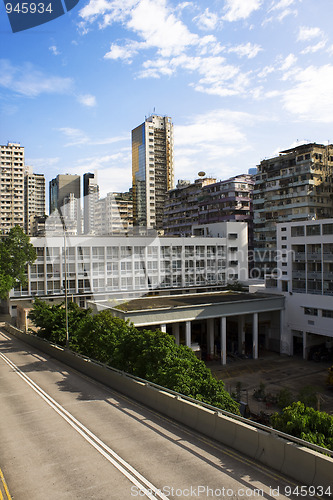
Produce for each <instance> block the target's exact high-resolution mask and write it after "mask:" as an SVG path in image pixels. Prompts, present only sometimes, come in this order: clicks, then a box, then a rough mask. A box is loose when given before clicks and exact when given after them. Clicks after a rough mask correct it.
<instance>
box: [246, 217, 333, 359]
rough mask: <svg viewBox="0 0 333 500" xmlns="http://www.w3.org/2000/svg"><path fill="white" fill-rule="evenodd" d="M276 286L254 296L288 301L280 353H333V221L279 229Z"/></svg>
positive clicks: (256, 288) (285, 225) (298, 223)
mask: <svg viewBox="0 0 333 500" xmlns="http://www.w3.org/2000/svg"><path fill="white" fill-rule="evenodd" d="M276 234H277V239H276V246H277V248H276V253H277V261H276V268H277V271H276V282H275V283H272V281H271V280H267V281H266V286H263V285H261V286H258V285H253V286H250V291H251V292H254V291H260V292H264V293H270V294H272V293H275V294H278V295H281V294H282V295H284V296H285V311H284V313H283V319H282V334H281V353H283V354H288V355H296V354H298V355H302V356H303V358H304V359H309V357H311V356H312V353H313V352H316V351H319V352H320V351H326V353H327V352H331V353H332V352H333V218H332V219H317V220H308V221H306V220H304V221H294V222H285V223H279V224H277V233H276Z"/></svg>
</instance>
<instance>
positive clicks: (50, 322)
mask: <svg viewBox="0 0 333 500" xmlns="http://www.w3.org/2000/svg"><path fill="white" fill-rule="evenodd" d="M90 314H91V311H90V309H81V308H80V307H79V306H78V305H77V304H76V303H75V302H69V303H68V332H69V338H70V343H71V344H70V345H71V347H75V346H77V344H78V340H77V332H78V330H79V329H80V326H81V324H82V323H84V322H85V321H86V318H87V317H88V316H89V315H90ZM29 319H31V320H32V321H33V323H34V324H35V326H36V327H37V328H38V332H37V334H38V336H39V337H42V338H44V339H46V340H49V341H50V342H54V343H56V344H59V345H65V344H66V311H65V306H64V302H62V303H60V304H52V305H49V304H48V303H47V302H45V301H43V300H41V299H38V298H36V299H35V301H34V307H33V309H32V310H31V311H30V312H29Z"/></svg>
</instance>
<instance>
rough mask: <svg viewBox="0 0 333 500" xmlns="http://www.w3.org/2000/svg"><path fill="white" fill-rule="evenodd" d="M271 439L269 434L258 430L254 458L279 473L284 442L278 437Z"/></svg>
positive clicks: (283, 452) (283, 455) (282, 461)
mask: <svg viewBox="0 0 333 500" xmlns="http://www.w3.org/2000/svg"><path fill="white" fill-rule="evenodd" d="M272 437H273V436H272V435H271V434H267V432H264V431H262V430H261V429H258V449H257V453H256V455H255V456H254V458H255V459H256V460H259V461H260V462H261V463H263V464H265V465H267V466H268V467H272V469H275V470H279V471H281V470H282V466H283V463H284V458H285V447H286V440H285V439H281V438H280V437H279V436H274V439H272Z"/></svg>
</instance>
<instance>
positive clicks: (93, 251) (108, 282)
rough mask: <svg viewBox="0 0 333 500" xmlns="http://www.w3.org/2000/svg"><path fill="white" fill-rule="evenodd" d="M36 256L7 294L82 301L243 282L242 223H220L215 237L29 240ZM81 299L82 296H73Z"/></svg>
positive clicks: (244, 238)
mask: <svg viewBox="0 0 333 500" xmlns="http://www.w3.org/2000/svg"><path fill="white" fill-rule="evenodd" d="M31 242H32V244H33V245H34V246H35V247H36V250H37V260H36V262H35V263H34V264H33V265H31V266H30V267H29V269H28V285H27V286H26V288H24V289H22V288H20V289H17V290H13V291H12V293H11V298H12V299H13V298H27V297H33V296H36V295H37V296H41V297H45V296H47V297H49V296H62V295H63V294H64V283H65V271H66V274H67V284H68V293H69V294H70V295H71V296H72V297H73V298H74V299H75V297H77V298H78V299H77V300H78V302H79V303H80V304H81V305H85V299H86V298H87V297H88V298H89V299H91V298H93V296H94V297H107V296H116V295H124V294H125V295H126V294H129V293H130V294H132V295H134V296H140V295H143V294H145V293H146V292H148V291H151V290H154V289H159V288H162V289H167V288H170V289H171V288H179V287H200V286H201V287H202V286H208V285H211V286H215V285H220V286H221V285H225V284H227V283H228V282H232V281H234V280H239V281H246V280H247V277H248V273H247V225H246V224H245V223H239V222H227V223H224V232H223V234H221V236H220V237H219V238H216V237H215V238H213V237H212V238H209V237H205V238H201V237H192V238H176V237H170V238H166V237H155V236H154V237H153V236H152V237H139V236H131V237H121V236H118V237H112V236H105V237H103V236H95V237H89V236H83V235H82V236H69V235H67V236H66V247H67V258H66V269H65V256H64V237H63V236H50V237H42V238H38V237H37V238H31ZM80 297H81V299H82V300H80V299H79V298H80Z"/></svg>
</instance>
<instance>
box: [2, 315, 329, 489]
mask: <svg viewBox="0 0 333 500" xmlns="http://www.w3.org/2000/svg"><path fill="white" fill-rule="evenodd" d="M5 329H6V330H7V331H8V332H9V333H11V334H12V335H14V336H15V337H17V338H19V339H20V340H22V341H24V342H26V343H28V344H30V345H32V346H33V347H36V348H37V349H40V350H41V351H43V352H44V353H46V354H49V355H50V356H52V357H54V358H56V359H58V360H59V361H61V362H63V363H65V364H67V365H68V366H71V367H72V368H75V369H76V370H78V371H80V372H82V373H84V374H86V375H88V376H90V377H92V378H93V379H95V380H98V381H99V382H101V383H103V384H105V385H107V386H108V387H111V388H112V389H115V390H116V391H119V392H121V393H122V394H125V395H126V396H129V397H130V398H132V399H134V400H136V401H139V402H140V403H143V404H145V405H147V406H149V407H150V408H153V409H154V410H157V411H159V412H161V413H162V414H163V415H167V416H168V417H170V418H173V419H175V420H177V421H178V422H181V423H183V424H185V425H187V426H188V427H190V428H191V429H193V430H195V431H197V432H200V433H201V434H204V435H206V436H208V437H210V438H213V439H215V440H217V441H219V442H220V443H223V444H225V445H227V446H230V447H232V448H234V449H235V450H237V451H239V452H240V453H243V454H244V455H247V456H248V457H251V458H253V459H254V460H256V461H258V462H261V463H262V464H264V465H266V466H267V467H268V468H271V469H274V470H276V471H279V472H282V473H283V474H286V475H287V476H289V477H290V478H293V479H295V480H296V481H299V482H300V483H301V484H304V485H313V486H323V487H328V486H332V477H333V458H331V457H328V456H325V455H322V454H321V453H318V452H315V451H313V450H311V449H309V448H306V447H302V446H300V445H298V444H295V443H293V442H291V441H288V440H287V439H283V438H281V437H278V436H276V435H273V434H271V433H269V432H266V431H264V430H261V429H258V428H256V427H254V426H252V425H250V423H245V422H244V421H238V420H236V419H234V418H231V417H228V416H226V415H223V414H222V412H221V413H220V412H219V411H214V410H212V409H208V408H203V407H202V406H200V405H199V404H195V403H193V402H191V401H187V400H185V399H182V398H181V397H179V396H177V395H175V394H171V393H169V392H167V390H166V391H163V390H161V389H158V388H156V387H153V386H151V385H149V383H145V382H144V381H139V380H136V379H135V378H133V377H131V376H129V375H127V374H125V373H123V372H119V371H117V370H114V369H113V368H108V367H106V366H105V365H102V364H99V363H95V362H93V361H91V360H89V359H88V358H83V357H82V356H79V355H77V354H75V353H73V352H71V351H69V350H68V349H64V348H62V347H57V346H55V345H52V344H49V343H48V342H46V341H44V340H43V339H40V338H38V337H36V336H33V335H29V334H25V333H23V332H21V331H20V330H18V329H16V328H15V327H13V326H11V325H9V324H6V325H5Z"/></svg>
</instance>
